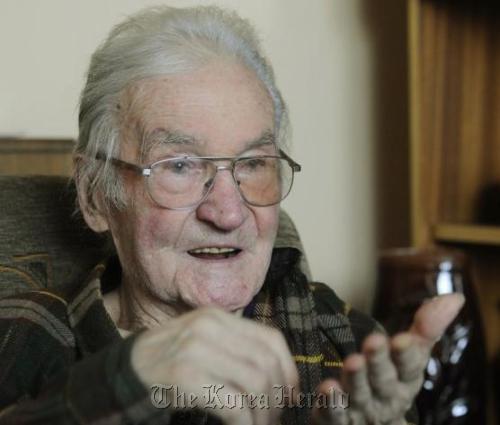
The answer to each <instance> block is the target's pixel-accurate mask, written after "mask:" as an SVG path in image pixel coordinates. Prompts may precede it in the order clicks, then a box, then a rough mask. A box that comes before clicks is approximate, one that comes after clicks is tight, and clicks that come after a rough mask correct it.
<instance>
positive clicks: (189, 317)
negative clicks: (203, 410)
mask: <svg viewBox="0 0 500 425" xmlns="http://www.w3.org/2000/svg"><path fill="white" fill-rule="evenodd" d="M131 361H132V366H133V368H134V370H135V371H136V373H137V374H138V375H139V377H140V379H141V380H142V381H143V383H144V384H145V385H146V386H147V387H151V386H152V385H154V384H163V385H173V386H174V387H176V388H178V391H179V392H184V393H185V394H195V395H196V396H197V397H196V401H195V403H198V405H197V406H196V407H203V405H204V403H206V402H207V397H206V395H207V389H206V388H204V386H206V385H211V384H213V385H219V384H222V385H223V388H221V389H220V391H219V392H218V395H219V397H220V399H222V400H224V399H225V397H226V396H227V395H229V396H233V397H234V396H237V395H238V394H242V393H253V394H268V395H269V401H270V402H271V403H272V402H273V401H275V400H276V401H277V400H279V397H276V396H275V392H277V389H275V388H273V386H274V385H283V386H290V387H296V388H298V381H299V379H298V372H297V368H296V366H295V363H294V362H293V359H292V357H291V355H290V352H289V350H288V347H287V344H286V342H285V339H284V337H283V335H282V334H281V333H280V332H279V331H277V330H274V329H272V328H269V327H267V326H263V325H261V324H257V323H254V322H252V321H250V320H247V319H242V318H239V317H235V316H234V314H229V313H225V312H223V311H220V310H216V309H208V308H203V309H199V310H195V311H193V312H191V313H188V314H185V315H183V316H181V317H179V318H177V319H174V320H172V321H171V322H170V324H169V325H168V326H166V327H162V328H159V329H154V330H149V331H146V332H144V333H143V334H142V335H140V336H139V338H138V340H137V341H136V343H135V345H134V348H133V350H132V360H131ZM233 399H234V398H233ZM169 401H170V402H171V403H172V404H173V402H174V400H169ZM210 413H212V414H214V415H217V416H219V417H220V418H221V419H222V420H224V422H225V423H228V424H231V425H233V424H235V425H239V424H245V425H246V424H256V425H268V424H276V423H278V417H279V415H280V414H281V413H282V410H281V409H275V408H273V406H272V405H270V409H261V408H253V409H249V408H243V409H240V405H237V407H236V408H233V409H229V408H222V409H219V408H215V409H211V410H210Z"/></svg>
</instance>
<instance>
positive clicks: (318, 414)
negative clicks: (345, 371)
mask: <svg viewBox="0 0 500 425" xmlns="http://www.w3.org/2000/svg"><path fill="white" fill-rule="evenodd" d="M335 391H339V392H343V390H342V387H341V385H340V383H339V382H337V381H335V380H334V379H328V380H325V381H323V382H321V383H320V384H319V386H318V388H317V392H318V394H325V395H326V396H331V394H332V393H333V392H335ZM330 403H331V400H329V402H328V406H329V407H319V406H315V407H314V409H313V412H312V425H350V422H349V416H348V409H345V408H342V407H340V406H338V407H335V408H332V407H330Z"/></svg>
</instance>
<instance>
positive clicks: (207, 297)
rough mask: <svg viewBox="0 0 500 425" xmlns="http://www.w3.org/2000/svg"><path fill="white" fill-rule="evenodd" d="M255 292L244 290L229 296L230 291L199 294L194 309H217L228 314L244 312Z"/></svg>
mask: <svg viewBox="0 0 500 425" xmlns="http://www.w3.org/2000/svg"><path fill="white" fill-rule="evenodd" d="M253 296H254V293H253V291H249V290H242V291H238V292H237V293H232V294H229V293H228V291H219V290H217V291H213V292H206V293H204V294H197V297H196V298H195V299H194V300H193V301H194V302H193V303H191V304H192V305H193V307H194V308H201V307H215V308H219V309H221V310H224V311H227V312H237V311H241V310H243V309H244V308H245V307H246V306H247V305H248V304H249V303H250V301H252V298H253Z"/></svg>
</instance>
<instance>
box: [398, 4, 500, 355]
mask: <svg viewBox="0 0 500 425" xmlns="http://www.w3.org/2000/svg"><path fill="white" fill-rule="evenodd" d="M408 13H409V62H410V67H409V69H410V152H411V153H410V157H411V161H410V162H411V214H412V217H411V219H412V243H413V245H414V246H417V247H425V246H430V245H436V244H445V245H451V246H453V247H457V248H460V249H462V250H464V251H466V253H467V254H468V255H469V257H470V259H471V260H472V261H471V264H472V274H473V279H474V282H475V283H476V286H477V288H476V289H477V292H478V295H479V298H480V303H481V310H482V313H483V321H484V328H485V329H484V330H485V334H486V338H487V352H488V358H489V361H490V362H491V361H492V360H493V359H494V358H495V357H496V356H499V355H500V214H499V215H498V217H495V216H494V215H493V217H491V214H490V218H489V220H488V221H487V222H485V221H484V219H483V217H484V216H487V215H488V214H484V213H485V211H482V208H483V209H484V208H485V205H486V204H487V203H486V204H485V203H484V202H482V200H483V201H484V196H483V195H484V194H485V193H486V192H485V191H489V192H488V194H489V196H490V198H491V199H490V200H489V203H490V204H491V205H493V206H495V205H498V207H499V208H500V189H499V188H500V2H498V1H487V0H409V1H408Z"/></svg>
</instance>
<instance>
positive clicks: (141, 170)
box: [95, 149, 302, 211]
mask: <svg viewBox="0 0 500 425" xmlns="http://www.w3.org/2000/svg"><path fill="white" fill-rule="evenodd" d="M278 153H279V155H251V156H237V157H230V156H189V155H183V156H175V157H171V158H164V159H160V160H158V161H155V162H153V163H151V164H149V165H146V166H145V167H141V166H140V165H138V164H134V163H131V162H127V161H124V160H122V159H119V158H115V157H110V158H109V159H107V158H106V155H104V154H103V153H101V152H98V153H97V154H96V156H95V158H96V159H98V160H101V161H106V160H108V161H109V163H110V164H112V165H113V166H115V167H117V168H121V169H123V170H128V171H132V172H134V173H136V174H139V175H141V176H143V177H146V178H147V177H149V176H151V174H152V172H153V168H154V167H155V166H157V165H159V164H161V163H163V162H166V161H172V160H176V159H203V160H208V161H214V162H215V161H230V163H229V165H218V164H215V166H216V169H215V174H214V177H213V178H212V181H211V183H210V186H209V187H208V188H207V191H206V193H205V194H204V195H203V196H202V198H201V199H200V200H199V201H198V202H196V203H195V204H193V205H189V206H186V207H175V208H173V207H166V206H164V205H161V204H160V203H159V202H158V201H156V199H154V197H153V195H152V194H151V189H150V185H149V184H148V183H146V187H147V189H148V195H149V197H150V198H151V199H152V200H153V202H154V203H155V204H156V205H158V206H159V207H161V208H165V209H168V210H174V211H182V210H190V209H195V208H196V207H198V205H200V204H201V203H202V202H203V201H205V199H206V198H207V197H208V195H209V194H210V191H211V190H212V188H213V185H214V182H215V178H216V177H217V173H218V172H219V171H222V170H230V171H231V176H232V177H233V181H234V184H235V186H236V188H237V190H238V193H239V194H240V197H241V199H242V200H243V201H244V202H245V203H247V204H248V205H251V206H254V207H270V206H272V205H276V204H278V203H280V202H281V201H282V200H283V199H285V198H286V197H287V196H288V194H289V193H290V191H291V190H292V187H293V181H294V176H295V173H298V172H300V171H301V170H302V166H301V165H300V164H299V163H297V162H295V161H294V160H293V159H292V158H290V157H289V156H288V155H287V154H286V153H285V152H283V150H281V149H279V150H278ZM258 158H277V159H284V160H286V161H287V162H288V165H290V168H291V169H292V179H291V182H290V188H289V189H288V192H287V193H286V194H285V195H284V196H283V197H282V198H281V199H280V200H279V201H277V202H273V203H271V204H267V205H257V204H254V203H252V202H250V201H248V200H247V199H246V198H245V195H244V194H243V193H242V192H241V190H240V187H239V184H238V181H237V180H236V176H235V175H234V171H235V164H236V163H237V162H238V161H241V160H245V159H258Z"/></svg>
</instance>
